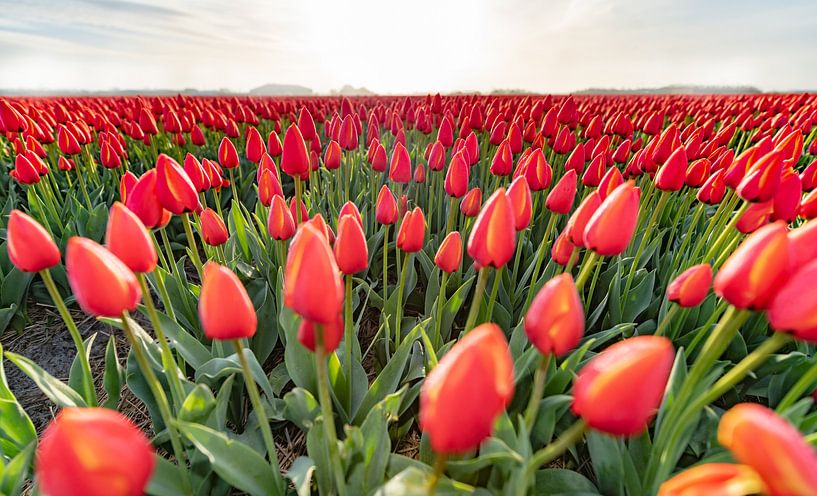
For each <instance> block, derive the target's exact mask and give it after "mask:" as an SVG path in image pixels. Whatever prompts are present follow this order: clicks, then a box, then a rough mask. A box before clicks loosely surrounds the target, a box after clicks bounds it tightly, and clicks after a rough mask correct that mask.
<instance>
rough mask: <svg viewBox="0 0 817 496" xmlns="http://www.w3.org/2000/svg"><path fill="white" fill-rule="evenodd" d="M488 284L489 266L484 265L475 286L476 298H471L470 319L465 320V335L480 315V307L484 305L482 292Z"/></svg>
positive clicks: (463, 332)
mask: <svg viewBox="0 0 817 496" xmlns="http://www.w3.org/2000/svg"><path fill="white" fill-rule="evenodd" d="M487 284H488V267H483V268H481V269H480V270H479V275H478V276H477V286H476V288H474V298H473V299H472V300H471V310H469V311H468V320H466V321H465V329H463V331H462V334H463V336H464V335H465V334H467V333H468V331H470V330H471V329H472V328H473V327H474V324H476V322H477V316H478V315H479V307H480V306H481V305H482V293H484V292H485V286H486V285H487Z"/></svg>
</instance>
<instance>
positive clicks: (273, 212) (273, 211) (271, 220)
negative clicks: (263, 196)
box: [267, 196, 295, 241]
mask: <svg viewBox="0 0 817 496" xmlns="http://www.w3.org/2000/svg"><path fill="white" fill-rule="evenodd" d="M267 231H268V232H269V235H270V236H271V237H272V239H275V240H278V241H286V240H288V239H289V238H291V237H292V236H293V235H295V220H294V219H293V218H292V212H290V210H289V207H287V204H286V202H285V201H284V198H283V197H282V196H274V197H273V198H272V203H271V204H270V211H269V217H267Z"/></svg>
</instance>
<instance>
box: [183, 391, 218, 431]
mask: <svg viewBox="0 0 817 496" xmlns="http://www.w3.org/2000/svg"><path fill="white" fill-rule="evenodd" d="M215 407H216V398H215V396H213V392H212V391H210V388H208V387H207V386H205V385H204V384H196V387H194V388H193V390H192V391H190V393H189V394H188V395H187V398H185V399H184V402H183V403H182V408H181V410H180V411H179V415H178V418H179V420H182V421H184V422H201V421H203V420H204V419H205V418H207V416H208V415H210V412H212V411H213V409H214V408H215Z"/></svg>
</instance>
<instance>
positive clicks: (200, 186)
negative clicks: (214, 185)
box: [184, 153, 210, 192]
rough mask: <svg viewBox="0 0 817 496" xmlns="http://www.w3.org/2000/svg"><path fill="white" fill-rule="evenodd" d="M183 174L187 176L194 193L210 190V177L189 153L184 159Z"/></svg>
mask: <svg viewBox="0 0 817 496" xmlns="http://www.w3.org/2000/svg"><path fill="white" fill-rule="evenodd" d="M184 173H185V174H187V177H188V178H189V179H190V182H191V183H193V187H194V188H196V191H198V192H203V191H207V190H208V189H210V177H209V176H208V175H207V172H206V171H205V170H204V167H202V165H201V162H199V160H198V159H197V158H196V157H194V156H193V155H192V154H190V153H188V154H187V155H186V156H185V157H184Z"/></svg>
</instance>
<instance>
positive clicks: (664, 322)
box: [654, 304, 680, 336]
mask: <svg viewBox="0 0 817 496" xmlns="http://www.w3.org/2000/svg"><path fill="white" fill-rule="evenodd" d="M679 308H680V307H679V306H678V305H672V304H671V306H670V307H669V310H667V313H665V314H664V318H663V319H661V322H660V323H659V324H658V328H657V329H656V330H655V333H654V335H655V336H663V335H664V330H665V329H666V328H667V326H668V325H670V324H671V323H672V318H673V317H674V316H675V314H676V313H677V312H678V309H679Z"/></svg>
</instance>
